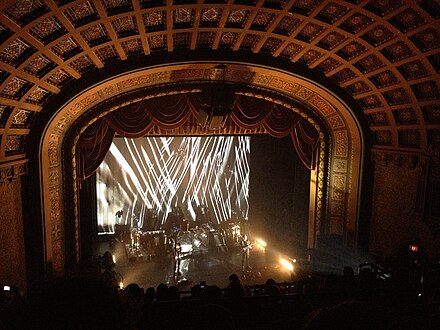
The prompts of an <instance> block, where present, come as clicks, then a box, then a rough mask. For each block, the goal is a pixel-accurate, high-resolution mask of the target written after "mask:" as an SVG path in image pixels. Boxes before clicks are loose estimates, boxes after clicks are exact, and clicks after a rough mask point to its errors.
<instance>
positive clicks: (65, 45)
mask: <svg viewBox="0 0 440 330" xmlns="http://www.w3.org/2000/svg"><path fill="white" fill-rule="evenodd" d="M51 50H52V52H54V53H55V54H56V55H57V56H58V57H60V58H61V59H62V60H64V61H65V60H67V59H69V58H71V57H73V56H75V55H77V54H79V53H81V52H82V48H81V47H80V46H79V45H78V44H77V43H76V41H75V39H73V38H72V37H67V38H65V39H62V40H61V41H59V42H57V43H56V44H55V46H53V47H52V48H51Z"/></svg>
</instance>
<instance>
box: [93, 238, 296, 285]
mask: <svg viewBox="0 0 440 330" xmlns="http://www.w3.org/2000/svg"><path fill="white" fill-rule="evenodd" d="M106 250H111V251H112V253H113V254H114V255H115V261H116V267H115V271H116V272H117V273H119V274H120V275H121V276H122V280H123V285H124V286H127V285H128V284H130V283H137V284H138V285H139V286H141V287H143V288H148V287H151V286H152V287H155V288H156V287H157V285H158V284H160V283H166V284H167V285H168V286H170V285H177V286H178V287H179V288H181V289H182V290H189V289H190V288H191V286H193V285H195V284H198V283H200V282H201V281H205V282H206V284H207V285H217V286H219V287H220V288H225V287H226V286H227V284H228V283H229V282H228V277H229V275H231V274H232V273H236V274H238V275H239V276H240V278H241V279H242V282H243V283H247V284H250V285H252V284H264V282H265V281H266V279H268V278H273V279H275V281H277V282H291V281H292V276H295V271H292V272H291V271H289V270H287V269H286V268H285V267H283V266H282V265H281V264H280V262H279V261H280V256H279V255H278V254H276V253H270V252H266V251H265V250H264V249H262V248H261V247H259V246H254V247H253V248H252V250H251V252H250V258H249V266H250V268H251V269H250V270H247V271H245V272H243V271H242V253H241V251H239V250H238V249H235V250H233V251H216V250H215V251H204V252H202V253H193V254H192V255H191V256H190V257H189V258H188V261H189V262H188V268H187V271H186V272H185V273H184V276H181V278H179V279H177V281H176V279H175V278H174V275H175V273H174V269H175V261H174V259H173V256H172V255H169V256H162V257H155V258H151V259H149V258H147V256H145V255H141V256H139V257H138V258H134V257H133V258H131V259H128V258H127V254H126V248H125V247H124V245H123V244H122V243H120V242H117V243H116V244H115V245H113V246H112V247H111V246H110V244H109V243H108V242H106V243H101V244H100V245H99V251H97V252H98V253H100V254H101V255H102V254H103V253H104V252H105V251H106Z"/></svg>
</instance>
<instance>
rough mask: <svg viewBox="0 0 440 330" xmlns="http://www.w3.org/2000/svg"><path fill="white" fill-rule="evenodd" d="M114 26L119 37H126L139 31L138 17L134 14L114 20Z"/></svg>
mask: <svg viewBox="0 0 440 330" xmlns="http://www.w3.org/2000/svg"><path fill="white" fill-rule="evenodd" d="M112 28H113V30H114V31H115V33H116V35H117V36H118V38H125V37H128V36H132V35H135V34H138V33H139V31H138V27H137V23H136V19H135V17H134V16H132V15H127V16H123V17H119V18H117V19H114V20H112Z"/></svg>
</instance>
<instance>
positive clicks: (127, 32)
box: [0, 0, 440, 167]
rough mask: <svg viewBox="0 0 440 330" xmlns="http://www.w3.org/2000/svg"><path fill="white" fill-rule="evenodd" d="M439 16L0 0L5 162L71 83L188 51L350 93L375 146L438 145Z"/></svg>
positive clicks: (390, 5)
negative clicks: (247, 61)
mask: <svg viewBox="0 0 440 330" xmlns="http://www.w3.org/2000/svg"><path fill="white" fill-rule="evenodd" d="M439 19H440V4H439V3H438V2H437V0H420V1H416V0H412V1H411V0H408V1H405V0H369V1H366V0H347V1H342V0H334V1H323V0H255V1H245V0H236V1H232V0H229V1H226V0H224V1H222V0H174V1H173V0H74V1H69V0H17V1H13V0H2V1H1V3H0V43H1V44H0V167H1V165H2V164H6V163H11V162H17V161H25V160H26V159H27V146H28V145H29V143H28V137H29V135H30V133H31V129H33V125H32V124H33V123H35V122H36V119H37V118H38V116H41V114H43V113H44V112H45V111H46V112H47V111H50V110H48V109H47V108H46V107H45V105H47V104H48V103H50V101H51V99H54V98H57V97H58V98H60V97H62V95H63V94H64V93H63V92H64V91H66V92H67V91H68V90H69V89H70V88H71V87H72V86H73V84H75V81H80V80H81V78H83V77H84V76H87V75H90V74H94V73H95V72H100V71H102V70H101V69H103V68H104V69H106V68H109V69H110V68H112V67H113V66H115V65H116V64H121V65H122V64H123V63H129V62H130V61H131V60H133V61H134V60H135V59H136V61H139V58H142V59H143V61H144V65H146V64H148V59H149V58H153V57H154V56H156V57H157V56H158V57H162V58H165V59H166V58H167V57H169V58H170V59H171V58H173V61H175V60H176V58H175V57H173V55H174V54H180V55H179V56H180V60H185V59H186V60H188V59H189V58H188V57H187V58H185V56H191V55H188V54H191V53H194V51H196V52H198V51H200V52H201V51H203V52H215V53H217V54H219V53H224V54H243V57H246V56H248V57H249V56H252V54H254V55H262V56H265V57H266V58H271V57H273V58H274V61H275V60H277V59H283V60H285V61H288V63H298V64H302V65H304V66H306V67H308V68H309V69H310V71H311V72H314V74H315V75H316V76H320V80H321V81H328V83H329V85H336V86H337V85H339V86H340V88H339V90H342V91H344V93H345V94H346V95H348V96H349V97H350V98H352V99H353V100H354V102H353V104H355V105H356V109H354V110H355V111H357V112H358V115H359V116H361V117H362V116H364V117H365V121H366V122H367V123H368V124H369V129H370V131H371V138H372V144H373V147H374V148H382V149H390V150H395V151H402V152H408V151H409V152H424V151H426V150H427V149H428V148H429V147H430V146H433V145H434V146H435V145H438V144H440V143H439V142H440V91H439V84H440V80H439V77H440V76H439V73H440V49H439V48H440V22H439ZM191 51H192V52H191ZM225 56H226V55H225ZM224 60H227V57H225V58H224ZM66 94H68V93H66Z"/></svg>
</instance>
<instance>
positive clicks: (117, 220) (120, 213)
mask: <svg viewBox="0 0 440 330" xmlns="http://www.w3.org/2000/svg"><path fill="white" fill-rule="evenodd" d="M123 214H124V212H123V211H122V210H119V211H118V212H116V214H115V215H116V224H117V225H120V224H121V222H122V221H121V220H122V215H123Z"/></svg>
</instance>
